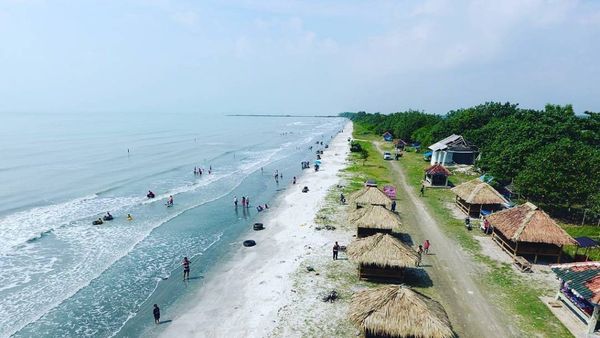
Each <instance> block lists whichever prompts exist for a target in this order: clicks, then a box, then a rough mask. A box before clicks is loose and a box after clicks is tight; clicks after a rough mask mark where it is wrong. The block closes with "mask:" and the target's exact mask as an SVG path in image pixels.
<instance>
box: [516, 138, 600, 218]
mask: <svg viewBox="0 0 600 338" xmlns="http://www.w3.org/2000/svg"><path fill="white" fill-rule="evenodd" d="M598 168H600V155H599V153H598V151H594V149H593V148H592V147H590V146H588V145H585V144H583V143H582V142H579V141H573V140H570V139H566V138H563V139H561V140H559V141H558V142H557V143H553V144H549V145H547V146H545V147H543V148H542V149H540V150H539V151H537V152H535V153H533V154H531V156H529V157H528V158H527V159H526V163H525V166H524V167H523V169H522V170H521V171H520V172H519V173H518V174H517V176H516V177H515V185H516V186H517V188H518V189H519V191H520V192H521V193H522V194H523V195H525V196H526V197H527V198H529V199H531V200H533V201H540V202H542V203H544V204H546V205H556V206H566V207H571V206H574V205H579V206H585V205H587V204H588V199H589V198H591V197H592V196H593V195H594V194H596V193H597V192H598V188H599V187H600V176H599V175H598ZM594 172H595V174H592V173H594Z"/></svg>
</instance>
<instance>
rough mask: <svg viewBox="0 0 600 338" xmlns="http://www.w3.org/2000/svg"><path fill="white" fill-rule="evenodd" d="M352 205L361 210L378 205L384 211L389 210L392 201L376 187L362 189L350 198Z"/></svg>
mask: <svg viewBox="0 0 600 338" xmlns="http://www.w3.org/2000/svg"><path fill="white" fill-rule="evenodd" d="M351 200H352V203H354V204H355V205H356V208H362V207H366V206H369V205H380V206H382V207H385V208H386V209H390V208H391V205H392V200H391V199H390V198H389V197H388V196H387V195H386V194H385V193H384V192H383V191H381V190H379V189H378V188H376V187H364V188H363V189H361V190H359V191H358V192H356V193H354V194H353V195H352V196H351Z"/></svg>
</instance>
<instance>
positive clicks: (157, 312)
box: [152, 304, 160, 324]
mask: <svg viewBox="0 0 600 338" xmlns="http://www.w3.org/2000/svg"><path fill="white" fill-rule="evenodd" d="M152 314H153V315H154V324H160V308H159V307H158V304H154V310H152Z"/></svg>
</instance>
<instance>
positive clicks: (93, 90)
mask: <svg viewBox="0 0 600 338" xmlns="http://www.w3.org/2000/svg"><path fill="white" fill-rule="evenodd" d="M598 41H600V2H595V1H542V0H533V1H513V0H511V1H503V2H499V3H496V2H494V3H489V2H484V1H449V0H433V1H424V2H418V3H413V2H409V1H369V2H361V1H320V2H300V1H272V0H271V1H254V0H234V1H227V2H219V1H206V2H204V3H202V4H200V3H195V2H193V1H177V2H175V1H169V0H123V1H102V2H97V1H79V2H69V1H61V0H59V1H52V2H50V1H45V0H5V1H0V73H1V74H2V79H3V81H0V95H1V96H2V100H0V113H4V114H8V113H43V114H52V113H57V112H60V113H67V114H69V113H73V114H95V115H101V116H102V115H104V114H106V115H110V114H141V113H144V114H171V113H174V112H177V113H189V114H298V115H333V114H337V113H340V112H344V111H361V110H364V111H368V112H382V113H391V112H396V111H403V110H407V109H415V110H423V111H426V112H430V113H438V114H443V113H446V112H448V111H449V110H453V109H458V108H464V107H469V106H473V105H477V104H480V103H484V102H486V101H501V102H506V101H510V102H512V103H519V104H520V106H521V107H525V108H534V109H541V108H543V107H544V105H545V104H546V103H553V104H561V105H564V104H572V105H573V106H574V109H575V111H576V112H578V113H581V112H583V111H586V110H587V111H600V96H598V95H597V93H598V86H597V84H596V82H597V80H596V79H597V78H600V63H599V62H598V61H597V56H598V55H600V45H599V44H598V43H597V42H598Z"/></svg>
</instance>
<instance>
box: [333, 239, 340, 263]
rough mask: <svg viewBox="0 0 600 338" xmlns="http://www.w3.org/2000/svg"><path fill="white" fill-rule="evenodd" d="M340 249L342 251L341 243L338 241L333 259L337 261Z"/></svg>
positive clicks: (334, 246)
mask: <svg viewBox="0 0 600 338" xmlns="http://www.w3.org/2000/svg"><path fill="white" fill-rule="evenodd" d="M338 251H340V245H339V244H338V242H337V241H336V242H335V244H334V245H333V260H334V261H336V260H337V259H338Z"/></svg>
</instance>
